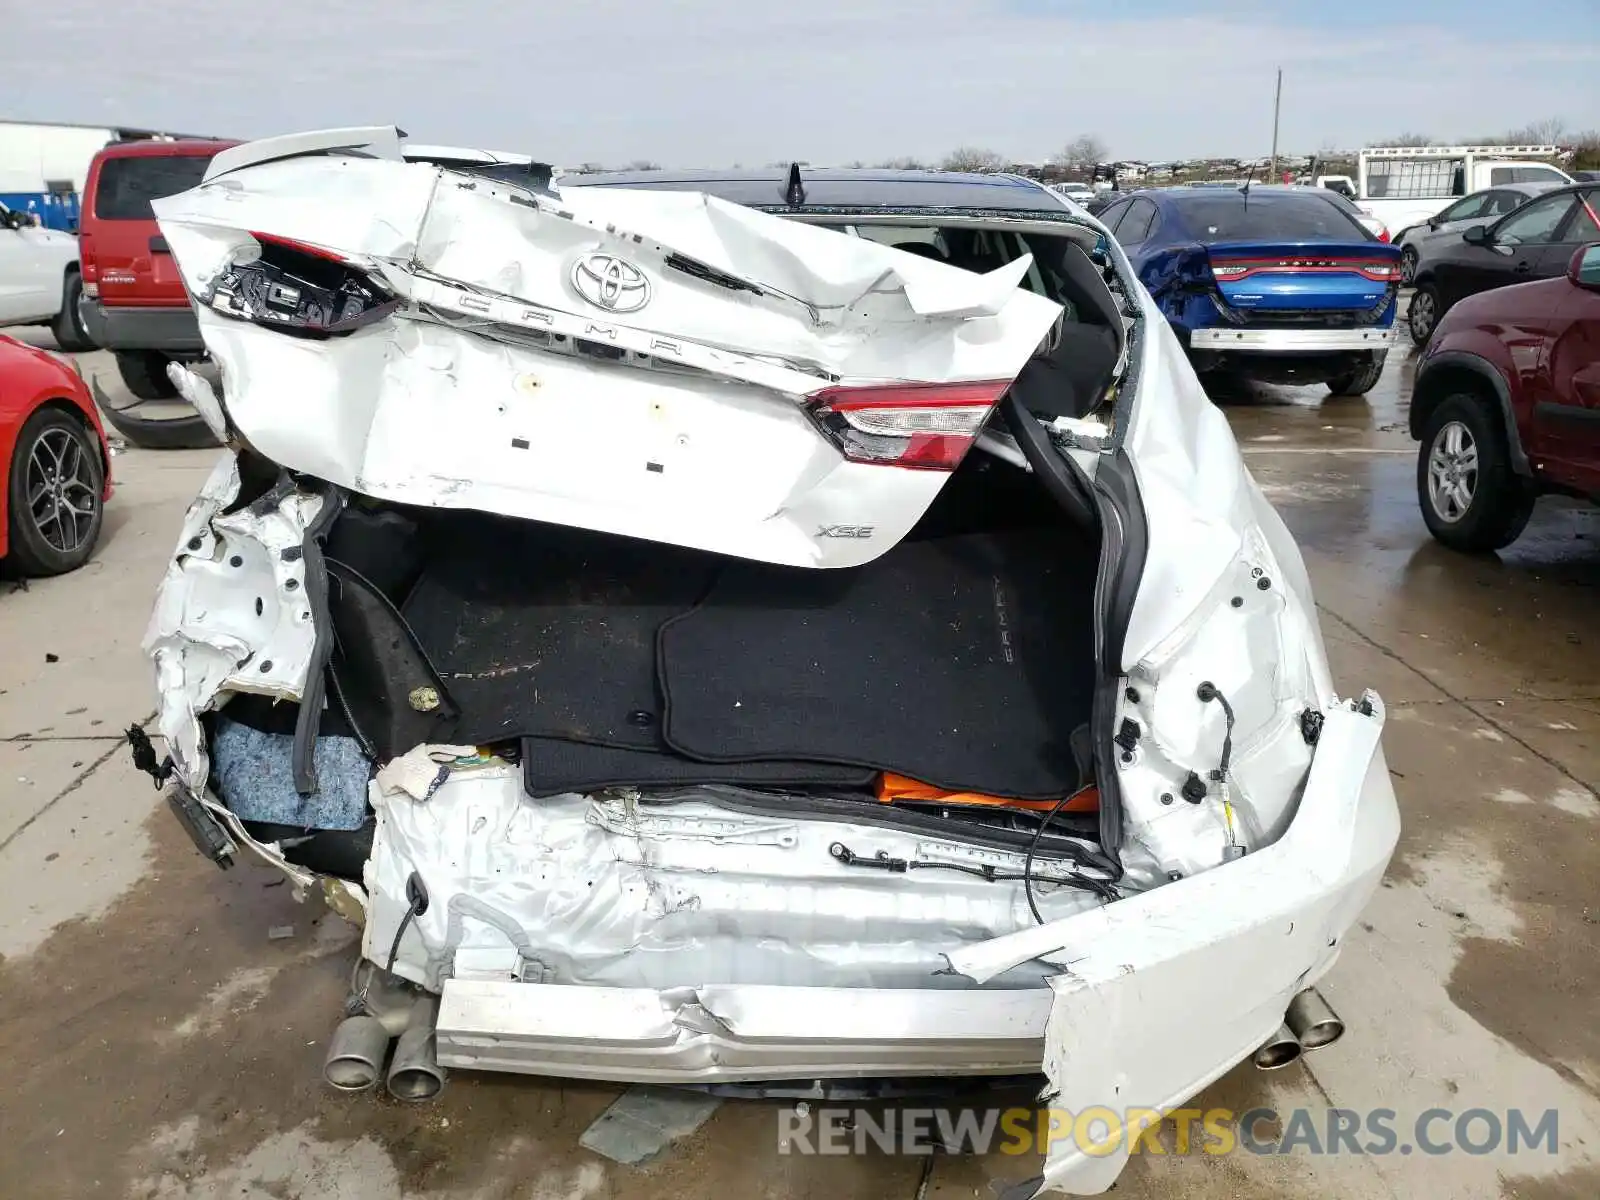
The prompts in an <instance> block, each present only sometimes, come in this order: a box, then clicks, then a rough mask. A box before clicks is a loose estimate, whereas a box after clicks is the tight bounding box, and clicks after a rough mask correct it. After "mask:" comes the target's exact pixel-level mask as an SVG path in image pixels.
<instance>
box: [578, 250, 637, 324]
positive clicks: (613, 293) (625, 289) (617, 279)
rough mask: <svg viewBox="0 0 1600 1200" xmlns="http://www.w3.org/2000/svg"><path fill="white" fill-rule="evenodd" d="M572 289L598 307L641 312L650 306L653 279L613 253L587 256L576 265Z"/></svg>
mask: <svg viewBox="0 0 1600 1200" xmlns="http://www.w3.org/2000/svg"><path fill="white" fill-rule="evenodd" d="M572 287H573V289H574V290H575V291H576V292H577V293H578V295H580V296H582V297H583V298H584V299H585V300H587V301H588V302H589V303H590V304H593V305H594V306H595V307H596V308H603V309H605V310H606V311H607V312H614V313H630V312H638V311H639V310H640V309H641V308H643V307H644V306H645V305H646V304H649V303H650V280H648V279H647V278H645V274H644V272H643V271H641V270H639V268H638V267H636V266H634V265H633V264H632V263H631V262H625V261H624V260H622V259H620V258H617V257H615V256H614V255H610V254H585V255H584V256H583V257H582V258H580V259H579V260H578V261H577V262H575V263H574V264H573V265H572Z"/></svg>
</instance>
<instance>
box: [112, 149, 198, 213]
mask: <svg viewBox="0 0 1600 1200" xmlns="http://www.w3.org/2000/svg"><path fill="white" fill-rule="evenodd" d="M212 157H213V156H212V155H210V154H174V155H148V154H142V155H132V156H129V157H127V158H107V159H105V160H104V161H102V162H101V164H100V175H99V178H98V182H97V183H96V184H95V196H94V215H95V216H96V217H98V218H100V219H101V220H102V221H154V220H155V219H156V215H155V211H154V210H153V209H152V208H151V207H150V202H151V201H153V200H160V199H163V198H165V197H167V196H176V195H177V194H178V193H179V192H186V191H188V190H189V189H190V188H195V187H199V186H200V182H201V180H202V179H203V178H204V177H205V173H206V167H207V166H209V165H210V163H211V159H212Z"/></svg>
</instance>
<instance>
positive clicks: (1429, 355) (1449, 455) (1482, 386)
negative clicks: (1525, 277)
mask: <svg viewBox="0 0 1600 1200" xmlns="http://www.w3.org/2000/svg"><path fill="white" fill-rule="evenodd" d="M1411 436H1412V437H1415V438H1418V439H1420V440H1421V442H1422V449H1421V452H1420V454H1419V455H1418V457H1417V495H1418V498H1419V499H1420V501H1421V504H1422V516H1423V519H1424V520H1425V521H1426V522H1427V523H1428V529H1429V531H1430V532H1431V533H1432V534H1433V536H1434V537H1436V538H1438V539H1439V540H1440V541H1441V542H1443V543H1444V544H1445V545H1447V546H1453V547H1454V548H1456V549H1457V550H1469V551H1485V550H1498V549H1500V548H1501V547H1502V546H1508V545H1510V544H1511V543H1512V542H1513V541H1515V540H1516V538H1517V535H1518V534H1520V533H1521V532H1522V530H1523V527H1524V526H1525V525H1527V523H1528V516H1529V514H1530V513H1531V512H1532V511H1533V505H1534V501H1535V500H1537V499H1538V498H1539V497H1540V496H1541V495H1545V494H1549V493H1560V494H1563V495H1571V496H1579V497H1584V498H1587V499H1591V500H1600V243H1596V244H1594V245H1590V246H1583V247H1580V248H1579V249H1578V251H1577V252H1576V253H1575V254H1573V255H1572V258H1571V261H1570V262H1569V263H1568V264H1567V271H1566V274H1565V275H1563V276H1561V277H1559V278H1556V279H1546V280H1540V281H1539V282H1537V283H1522V284H1517V285H1516V286H1514V287H1503V288H1496V289H1495V290H1493V291H1488V292H1481V293H1479V294H1478V295H1476V296H1471V297H1468V298H1467V299H1465V300H1462V301H1461V302H1460V303H1459V304H1457V305H1456V306H1455V307H1454V308H1452V309H1450V311H1449V312H1448V313H1446V314H1445V315H1444V317H1443V318H1441V319H1440V321H1439V324H1438V326H1437V328H1435V329H1434V331H1433V335H1432V336H1431V337H1430V338H1429V339H1428V344H1427V348H1426V349H1424V350H1423V352H1422V357H1421V358H1420V359H1419V360H1418V363H1417V379H1416V387H1415V390H1414V392H1413V394H1412V400H1411Z"/></svg>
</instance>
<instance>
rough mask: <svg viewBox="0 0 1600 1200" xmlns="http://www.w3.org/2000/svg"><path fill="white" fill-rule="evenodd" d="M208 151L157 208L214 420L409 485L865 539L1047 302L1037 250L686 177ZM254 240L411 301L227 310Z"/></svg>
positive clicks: (771, 553)
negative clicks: (237, 271) (193, 176)
mask: <svg viewBox="0 0 1600 1200" xmlns="http://www.w3.org/2000/svg"><path fill="white" fill-rule="evenodd" d="M332 141H333V143H334V144H335V145H350V144H351V140H350V138H349V137H348V136H346V137H343V138H339V137H334V138H333V139H332ZM303 142H304V138H301V139H299V142H297V144H296V147H295V148H296V150H297V152H299V153H301V154H303V153H304V146H303V145H301V143H303ZM217 165H218V170H219V171H220V173H218V174H214V175H213V177H212V178H210V179H209V180H208V181H207V182H206V183H205V184H203V185H202V186H201V187H199V188H197V189H195V190H194V191H191V192H187V193H184V194H183V195H180V196H177V197H172V198H170V199H168V200H165V201H161V202H159V203H158V206H157V208H158V214H159V216H160V219H161V224H162V230H163V232H164V233H165V235H166V236H167V238H168V240H169V242H170V243H171V245H172V248H173V252H174V254H175V255H176V257H177V259H178V262H179V264H180V266H181V267H182V269H183V272H184V277H185V280H186V282H187V284H188V287H189V289H190V291H191V292H192V293H193V294H194V296H195V297H196V301H197V303H196V307H197V309H198V311H199V316H200V324H201V331H202V333H203V335H204V337H205V340H206V345H207V347H208V349H209V350H210V352H211V354H212V356H213V357H214V358H215V359H216V360H217V361H218V363H219V364H220V366H221V370H222V374H223V378H224V379H225V381H226V396H225V398H224V400H223V404H224V406H225V408H226V417H227V420H228V421H229V423H230V424H231V425H232V427H233V429H234V430H235V431H236V432H237V433H238V434H239V435H241V436H242V437H243V438H244V439H245V440H246V441H248V442H249V444H250V445H251V446H252V447H254V448H255V449H256V450H257V451H258V452H260V453H261V454H263V455H265V456H267V457H268V458H271V459H272V460H274V461H276V462H278V463H280V464H282V465H283V466H285V467H288V468H290V469H293V470H297V471H303V472H306V473H309V474H312V475H315V476H318V477H319V478H322V479H325V480H328V481H329V482H332V483H335V484H338V485H339V486H341V487H345V488H349V489H352V490H354V491H358V492H364V493H366V494H367V495H370V496H374V497H377V498H380V499H385V500H391V501H396V502H403V503H410V504H420V505H428V506H436V507H460V508H475V509H480V510H484V511H490V512H498V513H503V514H506V515H510V516H517V517H527V518H534V519H538V520H543V521H551V522H558V523H561V524H566V525H572V526H576V527H579V528H586V529H593V530H599V531H603V532H610V533H619V534H625V535H629V536H634V537H643V538H649V539H652V540H656V541H662V542H668V543H672V544H677V545H685V546H694V547H698V548H702V549H707V550H712V551H716V552H720V553H727V554H734V555H739V556H743V557H749V558H756V559H762V560H766V561H771V562H778V563H786V564H793V565H803V566H824V567H836V566H848V565H854V564H856V563H860V562H865V561H868V560H870V559H872V558H874V557H876V556H877V555H878V554H880V553H882V552H883V551H884V550H886V549H887V548H888V547H890V546H892V545H894V544H895V543H896V542H897V541H898V540H899V539H900V538H901V537H902V536H903V535H904V534H905V532H906V531H907V530H908V529H909V528H910V527H911V525H912V524H913V523H914V522H915V521H916V519H917V518H918V517H919V516H920V515H921V514H922V512H923V511H924V510H925V509H926V507H927V505H928V503H929V502H930V501H931V499H932V497H933V496H934V495H935V494H936V493H937V492H938V490H939V488H940V487H941V486H942V484H943V482H944V480H945V479H946V478H948V471H949V469H950V467H951V466H953V464H954V461H959V446H958V447H957V451H958V452H957V453H955V455H954V458H953V460H952V455H951V452H950V448H949V447H948V446H943V445H941V446H935V447H933V448H932V450H931V451H929V450H928V448H927V446H926V441H927V437H928V432H927V431H928V430H929V429H935V428H937V427H939V421H940V419H941V414H944V415H946V416H948V415H951V414H952V413H953V412H954V410H955V409H960V410H961V413H962V419H967V420H968V422H969V424H970V426H971V428H970V430H969V432H970V433H971V434H974V435H975V433H976V429H977V426H978V425H980V424H981V421H982V419H983V418H984V417H986V415H987V408H988V407H990V406H992V404H993V403H994V402H995V401H997V400H998V399H999V396H1000V394H1001V393H1002V392H1003V391H1004V389H1005V387H1006V386H1007V385H1008V384H1009V382H1010V381H1011V380H1012V379H1013V378H1014V377H1015V376H1016V374H1017V372H1018V371H1020V369H1021V368H1022V366H1023V364H1024V363H1025V362H1026V361H1027V359H1028V357H1029V355H1030V354H1032V352H1033V351H1034V350H1035V349H1036V348H1037V347H1038V345H1039V343H1040V341H1041V339H1042V338H1044V337H1045V336H1046V334H1047V333H1048V331H1049V329H1050V326H1051V324H1052V322H1054V321H1055V320H1056V319H1057V316H1058V314H1059V312H1060V310H1059V308H1058V307H1057V306H1056V305H1054V304H1052V303H1051V302H1049V301H1048V300H1045V299H1043V298H1042V297H1039V296H1036V295H1033V294H1031V293H1029V292H1027V291H1025V290H1021V289H1019V288H1018V287H1017V286H1016V284H1017V281H1018V279H1019V278H1020V277H1021V275H1022V274H1023V273H1024V272H1025V271H1026V270H1027V268H1028V264H1029V261H1030V260H1027V259H1019V260H1018V261H1017V262H1014V263H1012V264H1010V265H1009V266H1007V267H1005V268H1002V269H1001V270H999V271H996V272H994V273H993V274H991V275H988V276H975V275H972V274H971V273H969V272H965V271H961V270H957V269H955V268H952V267H948V266H946V265H944V264H942V263H936V262H930V261H928V260H926V259H922V258H918V257H916V256H914V255H910V254H905V253H902V252H899V251H896V250H893V249H891V248H889V247H886V246H882V245H878V244H876V243H873V242H871V241H868V240H865V239H860V238H854V237H850V236H846V235H843V234H841V233H838V232H833V231H829V230H824V229H820V228H816V227H811V226H807V225H803V224H800V223H797V222H791V221H786V220H783V219H781V218H778V217H773V216H769V215H766V214H762V213H758V212H755V211H753V210H750V209H746V208H742V207H740V206H737V205H733V204H728V203H724V202H722V201H719V200H716V199H714V198H710V197H706V196H703V195H699V194H694V193H660V192H642V191H630V190H627V189H577V188H574V189H570V190H569V191H568V192H566V193H557V192H554V191H544V190H534V189H531V188H530V189H524V188H518V187H515V186H511V185H507V184H503V183H499V182H496V181H492V180H488V179H485V178H482V177H475V176H469V175H465V174H459V173H456V172H452V171H449V170H442V169H440V168H437V167H433V166H428V165H424V164H407V163H405V162H403V161H400V160H398V158H396V159H393V160H390V159H385V158H382V157H380V158H368V157H340V156H339V155H338V154H337V153H336V152H333V153H329V154H327V155H323V156H311V157H305V156H301V157H290V158H283V159H276V160H270V161H265V162H251V163H249V164H248V165H245V166H242V167H239V168H237V169H232V170H228V169H226V167H227V163H225V162H223V161H222V160H219V162H218V164H217ZM257 235H260V237H258V236H257ZM261 238H265V239H267V240H268V241H270V242H272V243H274V244H276V245H277V246H279V247H284V246H287V247H290V248H291V251H292V252H302V251H303V252H306V253H309V254H310V255H311V256H313V257H317V258H320V259H327V258H330V257H331V258H334V259H337V260H341V261H342V262H343V263H344V264H345V266H346V267H347V268H348V269H349V270H350V271H351V272H353V273H355V274H356V275H357V276H358V277H360V278H362V279H364V280H367V281H369V282H370V283H372V284H373V285H375V286H376V287H377V288H378V289H380V290H384V291H386V292H387V293H389V294H392V296H393V297H395V299H396V300H397V302H398V304H397V308H396V310H395V311H394V312H393V313H392V314H390V315H388V316H386V317H385V318H384V319H381V320H376V321H373V322H371V323H368V324H365V325H363V326H362V327H360V328H355V329H353V331H351V332H347V333H342V334H338V335H335V336H329V337H308V336H305V331H304V330H300V331H296V330H286V329H285V328H283V327H282V326H281V325H280V326H279V327H273V324H272V323H271V322H267V321H263V320H259V319H249V318H243V319H242V318H241V316H240V315H239V312H238V308H237V305H235V306H234V307H233V309H232V310H231V311H228V312H227V315H224V312H223V311H219V310H227V309H228V308H229V306H228V305H225V304H222V303H219V302H217V299H216V298H217V293H218V290H219V286H223V285H226V286H232V285H231V284H230V283H229V279H230V276H229V272H230V270H233V269H234V268H236V267H238V266H239V265H240V264H245V265H248V264H249V262H250V261H251V260H252V259H253V258H255V257H256V256H257V255H258V254H259V253H260V247H261V245H262V241H261ZM296 247H298V248H299V249H298V250H297V251H295V250H293V248H296ZM230 303H231V302H230ZM297 334H298V335H297ZM968 384H977V385H982V386H980V387H978V388H977V390H976V392H972V391H971V389H968V390H967V391H966V392H963V391H962V390H961V385H968ZM907 385H911V386H910V388H909V389H908V388H907ZM923 385H926V386H928V387H933V388H935V389H941V388H942V389H945V390H936V392H934V393H926V392H918V391H917V388H918V387H920V386H923ZM952 386H954V387H955V390H954V391H952V390H949V389H950V388H951V387H952ZM863 389H868V390H867V391H863ZM870 389H880V390H870ZM863 397H865V398H863ZM919 397H925V399H919ZM927 397H931V398H927ZM825 399H826V400H829V401H831V402H835V403H833V405H832V407H830V408H826V409H824V407H823V406H824V401H825ZM201 407H204V405H201ZM835 410H837V411H835ZM863 410H865V411H863ZM930 414H931V415H930ZM830 421H831V422H832V426H831V427H830V425H829V422H830ZM830 428H831V429H832V432H830ZM919 438H921V439H922V442H920V443H919V442H918V439H919ZM896 439H898V441H897V440H896ZM970 440H971V438H970V437H968V438H967V439H966V442H967V443H970ZM847 442H848V443H849V445H848V446H846V443H847ZM902 444H904V445H905V446H906V447H909V448H910V453H907V454H905V455H901V456H899V457H898V458H897V457H896V456H895V451H896V448H898V447H900V446H901V445H902ZM884 446H888V447H889V448H890V449H889V450H883V453H882V454H881V455H880V453H879V452H880V450H882V448H883V447H884ZM917 446H921V447H922V449H920V450H919V449H917V448H916V447H917ZM842 447H843V448H842ZM840 529H848V530H850V531H851V532H850V533H849V535H848V536H844V535H840V534H839V533H838V532H837V531H838V530H840Z"/></svg>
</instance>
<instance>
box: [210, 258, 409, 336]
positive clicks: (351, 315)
mask: <svg viewBox="0 0 1600 1200" xmlns="http://www.w3.org/2000/svg"><path fill="white" fill-rule="evenodd" d="M250 236H251V237H253V238H255V240H256V242H257V244H258V245H259V246H260V252H259V253H258V254H257V255H256V256H255V257H254V258H250V259H248V260H244V259H240V260H237V261H235V262H233V263H231V264H230V265H229V266H228V268H227V270H225V271H224V272H223V273H222V274H221V275H220V276H219V277H218V279H217V281H216V283H215V284H214V285H213V286H212V288H211V291H210V294H209V295H208V296H207V297H206V303H207V304H208V305H210V307H211V308H213V309H214V310H216V311H217V312H219V313H222V314H223V315H224V316H229V317H237V318H239V319H241V320H245V321H253V322H255V323H257V324H260V325H270V326H272V327H273V328H275V329H281V330H282V331H283V332H285V333H289V334H294V335H297V336H300V337H312V338H325V337H334V336H337V335H339V334H344V333H350V332H352V331H354V330H356V329H360V328H361V327H362V326H365V325H370V324H372V323H373V322H375V321H379V320H382V319H383V318H384V317H386V316H388V315H389V314H390V313H392V312H393V311H394V310H395V309H396V308H397V307H398V306H399V303H400V302H399V300H397V299H396V298H395V297H394V296H393V295H392V294H391V293H390V292H389V290H388V289H387V288H385V287H384V286H383V285H382V284H380V283H378V282H377V281H376V280H374V279H372V278H371V277H369V276H368V275H366V274H365V273H363V272H362V271H361V270H359V269H358V268H357V267H355V266H354V265H353V264H352V263H351V262H350V260H348V259H347V258H346V257H345V256H344V255H342V254H340V253H338V252H337V251H334V250H327V249H324V248H323V247H321V246H313V245H311V244H310V243H308V242H298V241H295V240H294V239H292V238H283V237H278V236H276V235H274V234H267V233H254V232H252V233H251V234H250Z"/></svg>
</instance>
